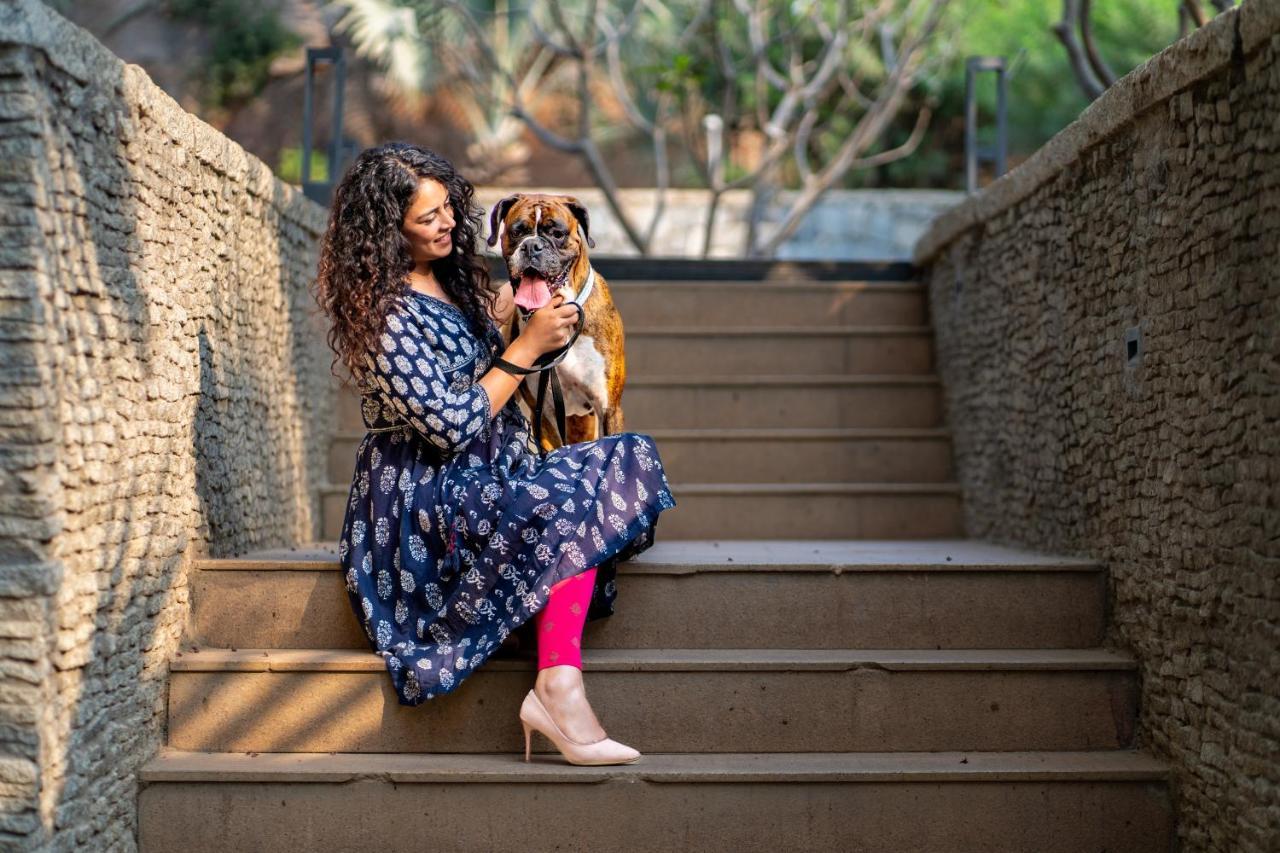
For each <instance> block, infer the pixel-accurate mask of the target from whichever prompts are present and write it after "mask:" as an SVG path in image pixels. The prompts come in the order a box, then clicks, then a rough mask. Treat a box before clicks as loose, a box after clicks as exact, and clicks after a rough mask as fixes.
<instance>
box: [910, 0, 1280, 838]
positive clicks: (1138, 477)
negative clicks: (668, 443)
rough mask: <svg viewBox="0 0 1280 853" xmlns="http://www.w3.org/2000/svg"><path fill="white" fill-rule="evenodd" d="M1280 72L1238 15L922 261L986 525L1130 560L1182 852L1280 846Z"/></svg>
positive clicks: (983, 204) (1270, 34)
mask: <svg viewBox="0 0 1280 853" xmlns="http://www.w3.org/2000/svg"><path fill="white" fill-rule="evenodd" d="M1278 60H1280V2H1277V0H1266V2H1257V0H1249V2H1246V3H1245V4H1244V5H1243V6H1241V7H1238V8H1237V9H1235V10H1233V11H1231V12H1228V13H1225V14H1222V15H1219V16H1218V17H1217V18H1216V19H1215V20H1214V21H1212V22H1211V23H1210V25H1209V26H1207V27H1205V28H1204V29H1202V30H1200V31H1198V32H1197V33H1195V34H1194V35H1193V36H1192V37H1191V38H1188V39H1186V40H1184V41H1182V42H1179V43H1177V44H1175V45H1173V46H1171V47H1170V48H1168V49H1167V50H1165V51H1164V52H1163V53H1161V54H1160V55H1159V56H1157V57H1155V58H1153V59H1152V61H1151V62H1150V63H1148V64H1147V65H1145V66H1143V67H1141V68H1139V69H1136V70H1135V71H1134V72H1133V73H1132V74H1130V75H1129V76H1127V77H1126V78H1125V79H1124V80H1122V81H1120V82H1119V83H1117V84H1116V87H1115V88H1113V89H1112V90H1111V91H1109V92H1108V93H1107V94H1106V95H1105V96H1104V98H1103V99H1100V100H1099V101H1098V102H1095V103H1094V104H1093V105H1092V106H1091V107H1090V109H1088V110H1086V111H1085V112H1084V113H1083V114H1082V115H1081V117H1080V119H1079V120H1078V121H1077V122H1075V123H1074V124H1073V125H1071V126H1070V127H1068V128H1067V129H1065V130H1064V131H1063V132H1062V133H1061V134H1059V135H1058V137H1055V138H1054V140H1052V141H1051V142H1049V143H1048V144H1047V145H1046V146H1045V148H1044V149H1043V150H1042V151H1041V152H1039V153H1038V154H1037V155H1036V156H1035V157H1033V158H1032V159H1031V160H1029V161H1028V163H1027V164H1026V165H1025V166H1023V167H1022V168H1021V169H1018V170H1015V172H1013V173H1010V174H1009V175H1006V176H1004V177H1003V178H1002V179H1001V180H1000V181H997V182H996V183H995V184H993V185H992V186H991V187H990V188H988V189H987V190H986V191H984V192H983V193H980V194H978V195H977V196H975V197H973V198H972V199H970V200H969V201H967V202H965V203H964V204H963V205H961V206H960V207H959V208H957V209H955V210H953V211H950V212H948V213H947V214H945V215H944V216H943V217H941V218H940V219H939V220H938V222H937V223H936V224H935V226H934V228H933V230H932V231H931V232H930V233H929V234H927V235H926V236H925V237H924V238H922V240H921V242H920V244H919V245H918V246H917V251H916V260H917V262H918V263H919V264H921V266H922V267H923V268H924V275H925V280H926V281H927V283H928V286H929V293H930V308H931V312H932V315H933V316H932V321H933V323H934V325H935V329H936V335H937V363H938V367H939V373H940V374H941V377H942V380H943V384H944V389H945V412H946V419H947V422H948V425H949V426H950V428H951V429H952V430H953V436H954V447H955V453H956V465H957V469H958V475H959V479H960V481H961V484H962V487H963V490H964V507H965V525H966V533H967V534H968V535H970V536H974V537H982V538H986V539H989V540H991V541H994V542H999V543H1002V544H1009V545H1024V546H1034V547H1036V548H1039V549H1043V550H1047V551H1053V552H1063V553H1071V554H1076V555H1079V556H1089V557H1095V558H1098V559H1101V560H1104V561H1105V562H1106V563H1107V564H1108V566H1109V575H1110V579H1109V583H1110V595H1111V599H1112V600H1111V607H1112V614H1111V625H1110V629H1109V634H1108V638H1107V642H1108V645H1112V646H1123V647H1126V648H1128V649H1130V650H1132V651H1133V652H1134V653H1135V654H1136V655H1137V656H1138V658H1139V660H1140V662H1141V674H1142V695H1141V707H1142V711H1141V721H1140V725H1141V737H1142V740H1143V744H1144V746H1145V747H1146V748H1148V749H1150V750H1151V751H1153V752H1154V753H1155V754H1156V755H1157V756H1159V757H1161V758H1164V759H1167V760H1169V761H1170V762H1171V764H1172V765H1173V767H1174V768H1175V797H1176V802H1177V807H1178V811H1179V814H1178V824H1179V825H1178V833H1179V837H1180V839H1181V844H1182V848H1181V849H1182V850H1184V851H1202V850H1204V851H1222V853H1228V852H1229V853H1246V851H1251V852H1252V853H1262V851H1274V850H1276V849H1277V848H1276V844H1277V839H1280V759H1278V757H1280V426H1278V424H1280V240H1278V239H1277V236H1276V235H1277V232H1278V231H1280V61H1278ZM1130 327H1138V329H1140V334H1141V352H1140V353H1139V354H1137V355H1136V357H1134V358H1132V359H1131V358H1129V355H1128V353H1127V351H1126V342H1125V339H1126V338H1125V333H1126V329H1128V328H1130Z"/></svg>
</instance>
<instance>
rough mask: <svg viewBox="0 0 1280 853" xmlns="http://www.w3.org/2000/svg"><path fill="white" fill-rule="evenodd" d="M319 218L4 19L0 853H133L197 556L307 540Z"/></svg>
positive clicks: (316, 440) (82, 49)
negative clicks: (139, 780)
mask: <svg viewBox="0 0 1280 853" xmlns="http://www.w3.org/2000/svg"><path fill="white" fill-rule="evenodd" d="M324 218H325V213H324V210H323V209H322V208H320V207H319V206H317V205H315V204H313V203H312V202H310V201H308V200H306V199H305V198H304V197H303V196H302V195H301V194H300V193H299V192H297V191H295V190H293V189H292V188H290V187H288V186H286V185H283V184H281V183H280V182H278V181H277V180H275V178H274V177H273V176H272V174H271V172H270V170H269V169H268V168H267V167H266V166H265V165H263V164H262V163H261V162H259V161H257V160H255V159H253V158H251V157H249V156H248V155H246V154H245V153H244V152H243V151H242V150H241V149H240V148H238V147H237V146H236V145H234V144H233V143H231V142H230V141H229V140H227V139H226V138H225V137H223V136H222V135H221V134H219V133H217V132H216V131H215V130H213V129H212V128H210V127H209V126H207V125H205V124H204V123H202V122H201V121H199V120H198V119H196V118H194V117H193V116H191V115H188V114H187V113H185V112H183V111H182V110H181V109H180V108H179V107H178V106H177V104H175V103H174V102H173V101H172V99H170V98H169V97H168V96H167V95H165V94H164V93H163V92H162V91H161V90H160V89H158V88H156V87H155V86H154V85H153V84H152V83H151V81H150V80H148V79H147V77H146V75H145V74H143V73H142V72H141V70H140V69H139V68H138V67H137V66H134V65H125V64H124V63H122V62H120V61H119V60H118V59H116V58H115V57H114V56H112V55H111V54H110V53H109V52H108V51H106V50H105V49H104V48H102V46H101V45H99V44H98V43H97V42H96V41H94V40H93V38H92V37H90V36H89V35H88V34H87V33H85V32H84V31H83V30H80V29H79V28H77V27H74V26H72V25H70V24H68V23H67V22H66V21H64V20H63V19H62V18H60V17H59V16H57V15H56V14H54V13H53V12H51V11H50V10H49V9H48V8H46V7H45V6H42V5H41V4H39V3H37V2H35V1H34V0H6V2H0V400H2V401H3V402H0V456H3V460H4V464H3V468H2V471H0V476H2V477H3V487H2V488H0V849H5V850H95V851H100V850H132V849H136V843H137V842H136V836H135V832H136V829H135V826H136V815H135V809H136V802H137V784H136V778H135V774H136V770H137V768H138V767H139V765H141V764H142V763H143V761H144V760H145V759H147V758H148V757H149V756H151V755H152V754H153V753H154V752H155V750H156V749H157V748H158V747H159V746H160V745H161V744H162V743H163V740H164V731H163V727H164V720H165V688H166V683H167V661H168V660H169V658H170V655H171V654H172V652H173V651H174V649H175V648H176V646H177V643H178V640H179V637H180V635H181V633H182V630H183V625H184V621H185V619H186V616H187V577H188V571H189V568H190V567H191V565H192V561H193V559H194V558H195V557H197V556H202V555H210V556H219V555H229V554H233V553H237V552H240V551H243V550H248V549H251V548H256V547H263V546H269V545H271V544H272V543H275V544H277V545H287V544H289V543H293V542H297V541H301V540H309V539H311V538H313V537H314V535H315V532H316V531H315V527H316V519H317V518H318V507H317V506H316V502H315V501H316V499H315V491H314V486H315V485H316V484H317V483H318V482H320V481H321V480H322V479H323V469H324V457H325V450H326V448H327V446H328V437H329V431H330V430H331V429H332V423H333V421H334V418H333V417H332V411H333V402H332V393H333V392H332V384H331V382H330V381H329V379H328V367H329V361H330V356H329V351H328V347H327V345H326V344H325V343H324V341H323V326H321V325H319V324H318V321H317V319H316V309H315V306H314V301H313V300H312V299H311V297H310V295H309V293H308V291H307V284H308V282H309V281H310V280H311V278H312V276H313V275H314V270H315V249H316V245H317V238H318V236H319V234H320V232H321V230H322V228H323V225H324Z"/></svg>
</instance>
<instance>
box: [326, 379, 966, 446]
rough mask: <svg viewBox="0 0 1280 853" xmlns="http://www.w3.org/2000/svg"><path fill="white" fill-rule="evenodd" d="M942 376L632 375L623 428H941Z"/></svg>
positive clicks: (341, 404) (342, 417)
mask: <svg viewBox="0 0 1280 853" xmlns="http://www.w3.org/2000/svg"><path fill="white" fill-rule="evenodd" d="M941 390H942V389H941V385H940V383H939V381H938V376H937V374H933V373H930V374H906V373H903V374H892V373H891V374H856V375H851V376H829V375H828V376H824V375H816V374H805V375H796V376H787V375H779V374H741V373H739V374H731V375H725V374H702V375H691V374H686V375H678V376H630V375H629V376H628V377H627V385H626V390H625V391H623V394H622V409H623V414H624V417H625V424H626V426H625V429H627V430H630V431H633V432H635V431H639V432H649V431H650V430H658V429H671V428H681V429H689V428H712V429H716V428H725V427H737V428H742V427H750V428H771V427H772V428H794V427H807V428H814V427H818V428H832V427H937V426H941V425H942V424H941ZM337 428H338V429H339V430H362V429H364V422H363V421H362V420H361V418H360V399H359V397H358V396H357V395H356V394H355V393H353V392H351V391H349V390H347V391H342V392H340V393H339V394H338V424H337Z"/></svg>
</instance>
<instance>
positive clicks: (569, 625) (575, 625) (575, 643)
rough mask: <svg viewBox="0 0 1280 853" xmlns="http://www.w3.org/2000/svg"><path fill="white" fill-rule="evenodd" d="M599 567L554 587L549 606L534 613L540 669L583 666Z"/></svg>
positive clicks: (567, 579)
mask: <svg viewBox="0 0 1280 853" xmlns="http://www.w3.org/2000/svg"><path fill="white" fill-rule="evenodd" d="M595 582H596V567H595V566H592V567H591V568H589V569H587V570H586V571H585V572H582V573H581V574H577V575H573V576H572V577H567V578H565V579H564V580H561V581H558V582H556V584H555V585H554V586H552V587H551V594H550V595H549V596H548V598H547V603H546V606H544V607H543V608H542V609H541V610H539V611H538V612H537V613H536V614H534V617H533V621H534V627H535V628H536V629H537V630H538V669H539V670H543V669H546V668H547V667H549V666H562V665H564V664H568V665H569V666H575V667H577V668H578V669H582V626H583V623H585V622H586V621H587V606H588V605H589V604H590V603H591V590H592V589H593V588H594V587H595Z"/></svg>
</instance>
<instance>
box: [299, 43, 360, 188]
mask: <svg viewBox="0 0 1280 853" xmlns="http://www.w3.org/2000/svg"><path fill="white" fill-rule="evenodd" d="M321 62H327V63H329V64H330V65H332V66H333V71H334V75H333V118H332V127H331V129H330V133H329V151H328V154H329V176H328V180H325V181H313V180H311V154H312V150H313V149H312V138H311V126H312V124H313V122H314V119H315V94H314V88H315V69H316V65H318V64H319V63H321ZM346 77H347V61H346V58H345V57H344V56H343V55H342V48H341V47H309V48H307V79H306V85H305V86H304V87H303V95H302V192H303V194H304V195H306V197H307V198H309V199H311V200H312V201H315V202H318V203H319V204H323V205H326V206H327V205H328V204H329V201H330V199H331V198H332V196H333V188H334V185H335V184H336V183H337V182H338V179H339V178H341V177H342V171H343V167H344V166H345V165H346V161H347V157H348V155H349V154H350V153H352V148H353V146H352V145H351V144H350V143H349V142H348V141H347V140H344V139H343V138H342V110H343V95H344V90H345V89H346Z"/></svg>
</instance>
